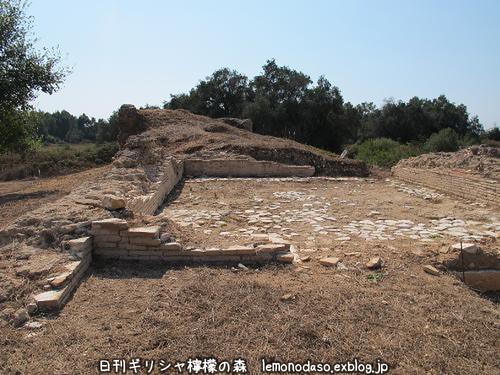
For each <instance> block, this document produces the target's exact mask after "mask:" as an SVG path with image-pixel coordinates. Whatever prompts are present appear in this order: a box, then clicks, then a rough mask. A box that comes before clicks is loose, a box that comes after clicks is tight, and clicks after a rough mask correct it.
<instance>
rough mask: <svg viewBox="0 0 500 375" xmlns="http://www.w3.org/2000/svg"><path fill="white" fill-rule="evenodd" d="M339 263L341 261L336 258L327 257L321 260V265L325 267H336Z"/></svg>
mask: <svg viewBox="0 0 500 375" xmlns="http://www.w3.org/2000/svg"><path fill="white" fill-rule="evenodd" d="M339 262H340V259H339V258H336V257H326V258H321V259H320V260H319V264H321V265H323V266H325V267H336V266H337V264H338V263H339Z"/></svg>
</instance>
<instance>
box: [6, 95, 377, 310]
mask: <svg viewBox="0 0 500 375" xmlns="http://www.w3.org/2000/svg"><path fill="white" fill-rule="evenodd" d="M119 128H120V134H119V143H120V145H121V150H120V151H119V153H118V154H117V155H116V157H115V159H114V161H113V163H112V168H111V170H110V171H109V173H107V174H106V175H105V176H104V178H103V179H101V180H99V181H93V182H89V183H84V184H82V186H79V187H76V188H75V190H74V191H73V192H72V193H70V194H69V195H68V196H66V197H63V198H62V199H60V200H59V201H57V202H55V203H52V204H49V205H47V206H46V207H42V208H40V209H38V210H36V211H34V212H32V213H30V214H28V215H24V216H22V217H21V218H19V219H18V220H17V221H16V222H15V223H14V224H13V225H10V226H9V227H7V228H4V230H3V231H1V232H0V245H7V246H9V244H10V246H12V247H15V248H16V249H19V248H24V249H29V255H28V258H29V257H32V259H35V260H36V259H39V260H40V262H41V271H40V272H38V271H36V270H34V266H33V264H31V263H29V262H27V263H26V266H25V267H22V266H21V267H18V268H17V269H16V275H17V276H19V277H28V278H30V279H32V280H37V283H36V284H37V285H39V287H43V291H41V292H39V293H36V292H35V293H36V294H34V301H35V303H36V306H33V304H30V305H28V307H29V306H31V307H29V308H31V309H32V310H33V309H39V310H44V311H47V310H56V309H59V308H61V306H63V305H64V303H65V302H66V301H67V299H68V298H69V297H70V295H71V293H72V291H73V290H74V289H75V288H76V287H77V286H78V283H79V281H80V279H81V278H82V276H83V275H84V273H85V271H86V270H87V268H88V267H89V265H90V264H91V262H92V259H93V258H95V257H98V258H113V259H125V260H144V261H162V262H168V263H172V264H177V263H190V264H200V263H203V264H238V263H245V264H252V263H256V264H261V263H267V262H280V263H292V262H293V261H294V259H295V256H296V255H295V254H294V251H293V246H290V243H288V242H287V241H285V240H283V239H281V238H276V237H271V238H269V237H266V236H262V238H260V239H258V240H255V241H254V242H253V243H252V244H251V245H248V244H239V245H238V244H236V245H233V246H229V247H227V248H224V249H219V248H217V249H214V248H206V249H199V248H189V247H186V246H185V245H183V244H182V242H181V241H179V240H176V239H175V238H173V237H172V235H171V233H170V232H169V229H168V228H169V226H171V223H168V222H162V223H160V225H148V224H147V221H148V220H144V218H147V217H148V216H151V215H154V214H155V212H156V211H157V209H158V208H159V207H160V206H161V205H162V204H163V202H164V201H165V199H166V197H167V196H168V195H169V193H170V192H171V191H172V189H174V187H175V186H176V185H177V184H178V183H179V181H181V179H182V178H184V177H186V178H189V177H199V176H214V177H310V176H313V175H347V176H353V175H354V176H366V175H368V169H367V167H366V165H365V164H364V163H361V162H357V161H353V160H348V159H340V158H338V157H335V156H333V155H325V154H323V153H322V152H320V151H319V150H314V149H313V150H311V149H310V148H308V147H306V146H303V145H301V144H299V143H296V142H293V141H288V140H283V139H279V138H273V137H267V136H261V135H257V134H254V133H252V124H251V121H249V120H239V119H228V118H226V119H219V120H213V119H209V118H206V117H202V116H196V115H193V114H191V113H189V112H186V111H168V110H141V111H139V110H137V109H136V108H135V107H133V106H130V105H124V106H122V108H121V110H120V113H119ZM145 222H146V223H145ZM57 248H60V249H61V252H54V251H53V250H54V249H57ZM44 249H46V250H44ZM27 251H28V250H27ZM42 253H43V254H48V256H50V261H45V260H44V259H45V258H40V254H42ZM47 259H48V258H47ZM30 262H31V261H30ZM35 268H36V267H35ZM54 270H58V271H57V272H55V271H54ZM47 273H49V274H50V275H51V277H49V278H47V279H46V280H44V279H43V277H44V275H46V274H47Z"/></svg>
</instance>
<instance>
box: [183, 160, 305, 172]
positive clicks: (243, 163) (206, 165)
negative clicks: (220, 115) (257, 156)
mask: <svg viewBox="0 0 500 375" xmlns="http://www.w3.org/2000/svg"><path fill="white" fill-rule="evenodd" d="M184 170H185V174H186V175H187V176H193V177H196V176H213V177H310V176H312V175H314V172H315V170H314V167H312V166H309V165H286V164H280V163H276V162H272V161H257V160H251V159H211V160H206V159H195V158H190V159H186V160H185V161H184Z"/></svg>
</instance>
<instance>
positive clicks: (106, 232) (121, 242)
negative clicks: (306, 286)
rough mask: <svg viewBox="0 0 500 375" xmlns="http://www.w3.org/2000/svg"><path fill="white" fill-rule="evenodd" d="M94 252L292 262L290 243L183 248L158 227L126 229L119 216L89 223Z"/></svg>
mask: <svg viewBox="0 0 500 375" xmlns="http://www.w3.org/2000/svg"><path fill="white" fill-rule="evenodd" d="M92 234H93V235H94V255H95V256H97V257H102V258H116V259H123V260H143V261H162V262H170V263H239V262H244V263H263V262H270V261H278V262H284V263H291V262H292V261H293V259H294V256H293V254H292V253H291V252H290V245H289V244H275V243H267V244H260V245H257V246H255V247H254V246H232V247H229V248H227V249H193V250H187V249H184V248H183V247H182V246H181V245H180V244H179V243H176V242H164V241H163V239H164V238H165V239H166V238H168V235H166V234H164V235H161V234H160V228H159V227H157V226H150V227H141V228H129V226H128V223H127V222H126V221H125V220H121V219H106V220H99V221H94V222H92Z"/></svg>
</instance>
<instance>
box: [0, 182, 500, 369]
mask: <svg viewBox="0 0 500 375" xmlns="http://www.w3.org/2000/svg"><path fill="white" fill-rule="evenodd" d="M44 190H46V189H45V188H44ZM2 211H3V210H2ZM167 217H168V218H172V219H173V220H174V222H176V223H178V224H179V226H180V228H181V229H180V230H179V233H177V234H176V235H177V236H179V237H182V239H183V240H184V241H186V240H188V241H189V243H190V244H191V246H193V247H202V246H203V247H222V246H227V245H230V244H243V243H247V242H248V243H249V242H253V241H255V240H256V239H258V236H259V234H260V235H261V234H270V233H275V234H276V235H277V236H279V237H282V238H284V239H286V240H288V241H290V242H291V243H292V244H294V245H295V246H296V247H297V252H298V254H299V255H300V257H301V258H302V260H303V262H302V263H299V264H297V265H288V266H275V265H268V266H264V267H250V268H249V269H248V270H244V269H234V268H231V267H168V266H163V265H158V264H143V263H142V264H139V263H133V262H130V263H124V262H122V263H118V262H112V261H108V262H97V263H95V264H94V265H93V267H92V268H91V270H90V272H89V273H88V276H87V278H86V279H85V280H84V281H83V282H82V284H81V285H80V287H79V288H78V289H77V291H76V293H75V294H74V296H73V298H72V299H71V300H70V302H69V303H68V304H67V305H66V306H65V307H64V309H63V311H62V312H61V313H60V314H58V315H54V316H47V317H43V316H42V317H40V318H39V319H38V321H39V322H40V323H41V327H40V328H35V329H29V328H26V327H24V328H20V329H14V328H12V327H11V326H4V327H3V328H1V329H0V330H1V338H0V348H1V350H0V373H2V374H93V373H97V364H98V361H99V359H102V358H106V359H113V358H125V359H127V360H130V359H131V358H136V357H138V358H142V359H143V360H146V359H147V360H156V361H157V362H156V365H158V364H159V360H160V359H163V360H165V361H166V362H175V361H185V360H187V359H188V358H195V357H198V358H200V357H215V358H218V359H219V360H232V359H235V358H240V357H241V358H245V359H246V360H247V363H248V366H249V373H252V374H253V373H261V370H260V358H261V357H266V358H275V359H277V360H282V361H303V360H307V359H311V360H313V361H325V362H329V363H332V362H336V361H346V360H349V359H352V358H359V359H361V360H363V361H366V362H374V361H375V360H376V359H382V360H384V361H387V362H388V363H389V364H390V366H391V369H392V370H391V373H394V374H444V373H446V374H468V373H477V374H498V373H499V368H500V361H499V358H500V356H499V351H500V326H499V322H500V315H499V309H498V304H496V303H495V302H494V301H492V300H490V299H487V298H484V297H483V296H481V295H480V294H477V293H476V292H474V291H472V290H470V289H469V288H467V287H466V286H465V285H464V284H463V283H461V282H460V281H458V280H457V279H456V278H454V277H453V276H451V275H449V274H446V273H442V274H441V275H440V276H432V275H429V274H427V273H425V272H424V271H423V269H422V267H423V265H426V264H435V265H436V266H439V264H440V259H441V257H443V256H445V255H447V254H442V252H441V251H440V250H442V249H443V248H446V247H447V246H448V245H449V244H450V243H454V242H456V238H457V236H462V237H463V236H470V238H471V239H474V240H477V241H478V242H481V243H483V246H484V247H488V248H491V249H493V250H495V251H498V245H497V244H496V240H495V238H494V237H495V236H496V233H498V230H499V228H498V225H499V223H498V222H499V217H498V213H497V212H496V211H495V210H494V209H492V208H488V207H485V206H480V205H477V204H475V205H471V204H468V203H465V202H458V201H455V200H452V199H450V198H448V197H446V196H442V195H439V194H436V193H435V192H432V191H429V190H427V189H421V188H416V187H414V186H410V185H408V184H406V185H402V184H401V183H399V182H396V181H386V180H383V179H382V180H355V179H354V180H353V179H351V180H325V179H308V180H294V181H293V180H292V181H276V180H262V179H260V180H233V181H232V180H224V181H222V180H205V181H203V180H188V181H186V182H185V183H184V185H183V186H182V189H179V190H178V191H177V192H176V193H175V194H173V196H172V197H171V198H170V200H169V202H168V204H167V205H166V206H165V207H164V209H163V210H161V211H160V212H159V213H158V215H157V216H155V217H153V218H152V219H151V220H152V221H162V220H164V219H165V218H167ZM324 256H335V257H338V258H340V261H341V264H342V265H343V266H342V267H339V268H327V267H324V266H322V265H320V264H319V262H318V258H321V257H324ZM373 256H380V257H382V258H383V260H384V263H385V265H384V267H383V268H382V270H380V271H370V270H368V269H367V268H366V267H365V266H364V265H365V263H366V262H367V261H368V260H369V259H370V258H371V257H373ZM185 372H186V371H185ZM128 373H132V372H130V371H129V372H128ZM142 373H145V372H144V371H143V372H142ZM155 373H160V372H159V368H158V367H156V370H155ZM168 373H177V370H175V372H174V371H172V369H170V370H169V372H168Z"/></svg>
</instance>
